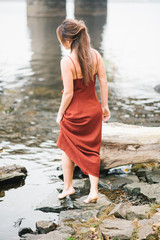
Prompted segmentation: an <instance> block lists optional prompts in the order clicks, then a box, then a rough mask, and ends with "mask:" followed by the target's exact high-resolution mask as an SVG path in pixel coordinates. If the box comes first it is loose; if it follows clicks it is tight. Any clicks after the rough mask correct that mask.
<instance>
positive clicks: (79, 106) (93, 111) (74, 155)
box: [57, 56, 102, 177]
mask: <svg viewBox="0 0 160 240" xmlns="http://www.w3.org/2000/svg"><path fill="white" fill-rule="evenodd" d="M96 57H97V56H96ZM70 59H71V60H72V58H70ZM72 62H73V60H72ZM73 65H74V68H75V72H76V79H74V94H73V98H72V100H71V102H70V104H69V106H68V108H67V109H66V111H65V114H64V116H63V118H62V120H61V122H60V127H61V128H60V133H59V137H58V140H57V146H58V147H59V148H60V149H62V150H63V151H64V152H65V153H66V154H67V155H68V157H69V158H70V159H71V160H72V161H73V162H74V163H75V164H76V165H77V166H79V167H80V168H81V170H82V171H83V173H84V174H86V175H88V174H91V175H93V176H96V177H99V171H100V156H99V152H100V146H101V134H102V108H101V105H100V102H99V100H98V98H97V95H96V91H95V81H96V74H95V75H94V76H93V80H94V81H90V83H89V85H88V86H85V85H84V84H83V83H82V78H77V70H76V66H75V64H74V62H73Z"/></svg>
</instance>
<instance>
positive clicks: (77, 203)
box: [74, 193, 112, 209]
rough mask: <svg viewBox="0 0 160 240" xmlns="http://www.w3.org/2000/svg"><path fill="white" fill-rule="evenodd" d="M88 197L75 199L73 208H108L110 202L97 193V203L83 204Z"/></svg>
mask: <svg viewBox="0 0 160 240" xmlns="http://www.w3.org/2000/svg"><path fill="white" fill-rule="evenodd" d="M87 196H88V195H86V196H83V197H81V198H79V199H77V200H76V201H75V202H74V207H75V208H85V209H100V208H101V207H102V206H109V205H110V204H112V202H111V201H110V200H109V199H108V198H107V197H106V196H105V195H104V194H101V193H98V200H97V203H84V200H85V199H86V198H87Z"/></svg>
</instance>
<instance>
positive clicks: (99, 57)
mask: <svg viewBox="0 0 160 240" xmlns="http://www.w3.org/2000/svg"><path fill="white" fill-rule="evenodd" d="M91 50H92V52H94V53H96V54H97V57H98V61H99V60H100V59H101V58H102V57H101V54H100V53H99V52H98V51H97V50H96V49H94V48H91Z"/></svg>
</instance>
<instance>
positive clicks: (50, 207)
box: [35, 192, 73, 213]
mask: <svg viewBox="0 0 160 240" xmlns="http://www.w3.org/2000/svg"><path fill="white" fill-rule="evenodd" d="M72 208H73V202H72V200H71V198H70V197H69V196H67V197H66V198H64V199H62V200H59V199H58V198H57V192H53V193H51V194H50V195H48V196H47V197H46V198H45V199H44V200H42V202H40V203H39V204H38V205H37V206H36V208H35V210H41V211H43V212H57V213H59V212H60V211H62V210H66V209H72Z"/></svg>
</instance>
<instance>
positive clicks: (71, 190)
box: [57, 187, 75, 199]
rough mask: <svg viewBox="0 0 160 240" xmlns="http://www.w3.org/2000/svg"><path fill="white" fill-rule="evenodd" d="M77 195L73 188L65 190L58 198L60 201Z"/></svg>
mask: <svg viewBox="0 0 160 240" xmlns="http://www.w3.org/2000/svg"><path fill="white" fill-rule="evenodd" d="M74 193H75V189H74V188H73V187H71V188H69V189H63V192H62V193H60V194H59V195H58V196H57V197H58V198H59V199H63V198H65V197H67V196H68V195H72V194H74Z"/></svg>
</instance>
